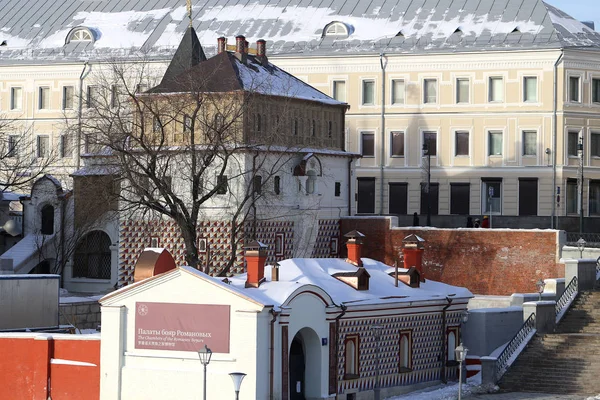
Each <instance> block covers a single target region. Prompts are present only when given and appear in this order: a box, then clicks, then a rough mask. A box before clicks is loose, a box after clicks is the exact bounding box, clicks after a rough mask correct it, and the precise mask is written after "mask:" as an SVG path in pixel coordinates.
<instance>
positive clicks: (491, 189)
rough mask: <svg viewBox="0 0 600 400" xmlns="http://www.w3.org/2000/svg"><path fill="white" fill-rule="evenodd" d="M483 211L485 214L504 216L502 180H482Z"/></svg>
mask: <svg viewBox="0 0 600 400" xmlns="http://www.w3.org/2000/svg"><path fill="white" fill-rule="evenodd" d="M481 182H482V185H481V186H482V187H481V203H482V204H481V209H482V210H483V213H484V214H502V179H482V180H481Z"/></svg>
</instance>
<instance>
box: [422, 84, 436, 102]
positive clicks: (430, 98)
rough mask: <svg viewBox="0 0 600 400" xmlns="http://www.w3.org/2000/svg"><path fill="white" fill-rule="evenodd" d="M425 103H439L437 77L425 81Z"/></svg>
mask: <svg viewBox="0 0 600 400" xmlns="http://www.w3.org/2000/svg"><path fill="white" fill-rule="evenodd" d="M423 103H425V104H432V103H437V79H425V80H424V81H423Z"/></svg>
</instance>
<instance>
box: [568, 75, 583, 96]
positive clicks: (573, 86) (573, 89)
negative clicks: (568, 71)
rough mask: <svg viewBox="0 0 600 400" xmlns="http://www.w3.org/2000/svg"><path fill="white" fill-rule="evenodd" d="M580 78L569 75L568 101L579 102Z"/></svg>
mask: <svg viewBox="0 0 600 400" xmlns="http://www.w3.org/2000/svg"><path fill="white" fill-rule="evenodd" d="M580 85H581V79H580V78H579V77H578V76H569V101H571V102H574V103H579V102H581V95H580V93H581V88H580Z"/></svg>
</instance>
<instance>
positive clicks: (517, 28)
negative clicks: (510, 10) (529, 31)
mask: <svg viewBox="0 0 600 400" xmlns="http://www.w3.org/2000/svg"><path fill="white" fill-rule="evenodd" d="M510 33H521V29H520V28H519V27H518V26H515V29H513V30H512V31H511V32H510Z"/></svg>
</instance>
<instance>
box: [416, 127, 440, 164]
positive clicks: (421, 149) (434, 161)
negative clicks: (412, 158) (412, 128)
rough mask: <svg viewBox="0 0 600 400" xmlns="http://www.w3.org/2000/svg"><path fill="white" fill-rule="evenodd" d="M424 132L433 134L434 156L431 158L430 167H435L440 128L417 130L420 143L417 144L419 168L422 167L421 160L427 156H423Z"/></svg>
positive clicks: (438, 150) (438, 148) (437, 158)
mask: <svg viewBox="0 0 600 400" xmlns="http://www.w3.org/2000/svg"><path fill="white" fill-rule="evenodd" d="M426 132H435V156H431V166H432V167H434V166H437V165H438V160H439V157H438V155H439V154H440V153H439V152H440V127H432V128H419V138H420V140H421V142H420V143H419V153H418V154H419V160H420V161H419V167H422V166H423V159H424V158H425V157H427V156H424V155H423V145H424V144H425V133H426Z"/></svg>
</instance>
